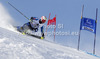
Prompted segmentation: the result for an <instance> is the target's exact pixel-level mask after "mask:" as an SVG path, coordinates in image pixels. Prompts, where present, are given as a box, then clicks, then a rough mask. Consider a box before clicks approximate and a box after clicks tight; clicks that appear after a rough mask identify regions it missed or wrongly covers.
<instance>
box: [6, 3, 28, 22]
mask: <svg viewBox="0 0 100 59" xmlns="http://www.w3.org/2000/svg"><path fill="white" fill-rule="evenodd" d="M8 4H9V5H10V6H12V7H13V8H14V9H15V10H16V11H18V12H19V13H20V14H21V15H23V16H24V17H25V18H27V19H28V20H29V18H28V17H26V16H25V15H24V14H23V13H22V12H20V11H19V10H18V9H17V8H15V7H14V6H13V5H12V4H11V3H9V2H8Z"/></svg>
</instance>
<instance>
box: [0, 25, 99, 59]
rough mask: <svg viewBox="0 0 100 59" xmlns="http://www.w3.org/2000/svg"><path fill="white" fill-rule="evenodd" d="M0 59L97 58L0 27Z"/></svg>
mask: <svg viewBox="0 0 100 59" xmlns="http://www.w3.org/2000/svg"><path fill="white" fill-rule="evenodd" d="M0 59H98V58H97V57H94V56H91V55H88V54H85V53H84V52H80V51H77V50H76V49H73V48H69V47H65V46H61V45H58V44H55V43H50V42H47V41H45V40H39V39H36V38H33V37H30V36H26V35H22V34H20V33H17V32H13V31H10V30H7V29H4V28H1V27H0Z"/></svg>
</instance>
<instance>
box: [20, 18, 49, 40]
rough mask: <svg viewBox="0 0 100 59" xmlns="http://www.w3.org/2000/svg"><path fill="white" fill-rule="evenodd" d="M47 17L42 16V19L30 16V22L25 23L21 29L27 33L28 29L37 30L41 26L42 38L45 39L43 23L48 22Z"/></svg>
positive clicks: (23, 32)
mask: <svg viewBox="0 0 100 59" xmlns="http://www.w3.org/2000/svg"><path fill="white" fill-rule="evenodd" d="M46 20H47V18H46V16H42V17H41V18H40V19H38V18H37V17H31V18H30V20H29V21H30V22H28V23H25V24H24V25H23V26H22V27H20V29H19V31H20V32H21V33H22V34H23V35H25V34H27V31H28V30H31V31H34V32H37V31H38V28H39V27H40V28H41V35H42V37H41V39H44V38H45V37H44V28H43V24H44V23H45V22H46Z"/></svg>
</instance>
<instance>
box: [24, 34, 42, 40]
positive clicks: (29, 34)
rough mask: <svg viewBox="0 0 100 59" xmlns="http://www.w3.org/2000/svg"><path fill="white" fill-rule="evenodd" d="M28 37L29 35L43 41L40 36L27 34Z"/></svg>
mask: <svg viewBox="0 0 100 59" xmlns="http://www.w3.org/2000/svg"><path fill="white" fill-rule="evenodd" d="M26 35H29V36H32V37H35V38H38V39H42V38H41V36H38V35H34V34H26Z"/></svg>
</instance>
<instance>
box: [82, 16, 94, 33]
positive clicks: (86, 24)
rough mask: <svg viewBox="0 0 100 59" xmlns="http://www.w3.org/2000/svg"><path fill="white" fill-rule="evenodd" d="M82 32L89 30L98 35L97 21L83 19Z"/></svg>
mask: <svg viewBox="0 0 100 59" xmlns="http://www.w3.org/2000/svg"><path fill="white" fill-rule="evenodd" d="M80 30H87V31H90V32H93V33H95V34H96V20H94V19H90V18H85V17H82V19H81V26H80Z"/></svg>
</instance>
